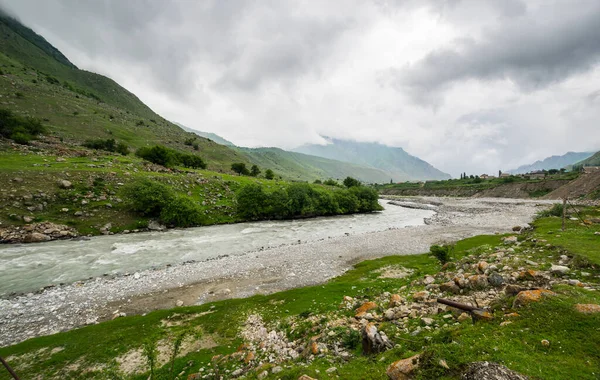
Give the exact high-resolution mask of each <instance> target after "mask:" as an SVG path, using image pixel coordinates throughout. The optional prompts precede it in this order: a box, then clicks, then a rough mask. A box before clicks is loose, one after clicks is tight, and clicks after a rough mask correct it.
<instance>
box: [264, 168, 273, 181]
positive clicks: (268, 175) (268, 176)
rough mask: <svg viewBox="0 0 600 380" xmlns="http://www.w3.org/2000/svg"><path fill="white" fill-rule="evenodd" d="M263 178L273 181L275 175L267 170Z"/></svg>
mask: <svg viewBox="0 0 600 380" xmlns="http://www.w3.org/2000/svg"><path fill="white" fill-rule="evenodd" d="M265 178H266V179H273V178H275V173H273V170H271V169H267V170H266V171H265Z"/></svg>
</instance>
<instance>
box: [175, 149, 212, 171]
mask: <svg viewBox="0 0 600 380" xmlns="http://www.w3.org/2000/svg"><path fill="white" fill-rule="evenodd" d="M176 158H177V161H178V162H179V163H180V164H181V165H182V166H185V167H186V168H192V169H206V163H205V162H204V160H203V159H202V158H200V157H198V156H196V155H193V154H186V153H179V154H177V155H176Z"/></svg>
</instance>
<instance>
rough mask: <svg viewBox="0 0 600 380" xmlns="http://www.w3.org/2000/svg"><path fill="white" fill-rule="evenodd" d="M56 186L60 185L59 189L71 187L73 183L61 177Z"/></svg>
mask: <svg viewBox="0 0 600 380" xmlns="http://www.w3.org/2000/svg"><path fill="white" fill-rule="evenodd" d="M58 187H60V188H61V189H70V188H72V187H73V184H72V183H71V182H70V181H67V180H66V179H61V180H60V181H58Z"/></svg>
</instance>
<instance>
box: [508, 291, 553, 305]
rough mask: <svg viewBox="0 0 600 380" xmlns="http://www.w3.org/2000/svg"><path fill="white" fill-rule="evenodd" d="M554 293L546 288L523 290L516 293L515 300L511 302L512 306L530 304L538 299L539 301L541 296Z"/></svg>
mask: <svg viewBox="0 0 600 380" xmlns="http://www.w3.org/2000/svg"><path fill="white" fill-rule="evenodd" d="M554 294H556V293H554V292H551V291H550V290H546V289H537V290H524V291H522V292H519V294H517V297H516V298H515V300H514V302H513V307H520V306H524V305H527V304H530V303H532V302H539V301H541V299H542V297H544V296H552V295H554Z"/></svg>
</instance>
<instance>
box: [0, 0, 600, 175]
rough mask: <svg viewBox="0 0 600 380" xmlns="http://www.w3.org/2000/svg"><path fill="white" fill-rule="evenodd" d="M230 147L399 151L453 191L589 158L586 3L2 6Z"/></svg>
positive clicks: (22, 1) (593, 109)
mask: <svg viewBox="0 0 600 380" xmlns="http://www.w3.org/2000/svg"><path fill="white" fill-rule="evenodd" d="M0 6H2V7H3V8H4V9H6V10H8V11H10V12H12V13H13V14H14V15H16V16H17V17H18V18H19V19H20V20H21V21H22V22H24V23H25V24H26V25H28V26H29V27H31V28H32V29H34V30H35V31H36V32H38V33H39V34H41V35H43V36H44V37H45V38H46V39H47V40H48V41H49V42H51V43H52V44H53V45H54V46H56V47H57V48H58V49H59V50H61V51H62V52H63V53H64V54H65V55H66V56H67V57H68V58H69V59H70V60H71V61H72V62H73V63H74V64H76V65H77V66H78V67H80V68H83V69H86V70H91V71H95V72H98V73H101V74H104V75H107V76H110V77H111V78H113V79H114V80H116V81H117V82H118V83H120V84H121V85H123V86H124V87H125V88H127V89H128V90H130V91H132V92H134V93H135V94H136V95H137V96H138V97H139V98H141V99H142V101H144V102H145V103H146V104H148V105H149V106H150V107H151V108H152V109H154V110H155V111H156V112H158V113H159V114H161V115H162V116H163V117H165V118H167V119H169V120H172V121H177V122H180V123H182V124H185V125H186V126H189V127H191V128H195V129H198V130H203V131H208V132H214V133H217V134H219V135H221V136H223V137H225V138H227V139H229V140H231V141H233V142H234V143H236V144H238V145H243V146H279V147H282V148H293V147H296V146H298V145H301V144H303V143H311V142H312V143H314V142H320V141H322V139H321V138H320V137H319V136H320V135H327V136H332V137H336V138H344V139H353V140H358V141H377V142H381V143H384V144H387V145H390V146H399V147H402V148H404V149H405V150H406V151H408V152H409V153H411V154H414V155H416V156H418V157H420V158H423V159H425V160H426V161H428V162H430V163H431V164H433V165H434V166H436V167H438V168H439V169H441V170H443V171H446V172H449V173H451V174H453V175H455V176H458V173H460V172H462V171H467V172H469V173H474V174H481V173H485V172H488V173H495V172H497V171H498V169H502V170H508V169H512V168H515V167H516V166H518V165H520V164H524V163H530V162H533V161H535V160H537V159H541V158H544V157H546V156H549V155H553V154H563V153H565V152H567V151H593V150H599V149H600V125H599V121H600V21H599V20H600V1H597V0H564V1H555V0H528V1H520V0H497V1H491V0H490V1H484V0H473V1H466V0H465V1H461V0H445V1H443V0H431V1H425V0H415V1H410V0H406V1H403V0H388V1H386V0H372V1H352V0H339V1H332V0H306V1H292V0H290V1H287V0H273V1H267V0H264V1H250V0H248V1H242V0H235V1H234V0H231V1H228V0H214V1H208V0H206V1H201V0H198V1H191V0H190V1H183V0H182V1H177V0H127V1H123V0H104V1H103V0H0Z"/></svg>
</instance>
